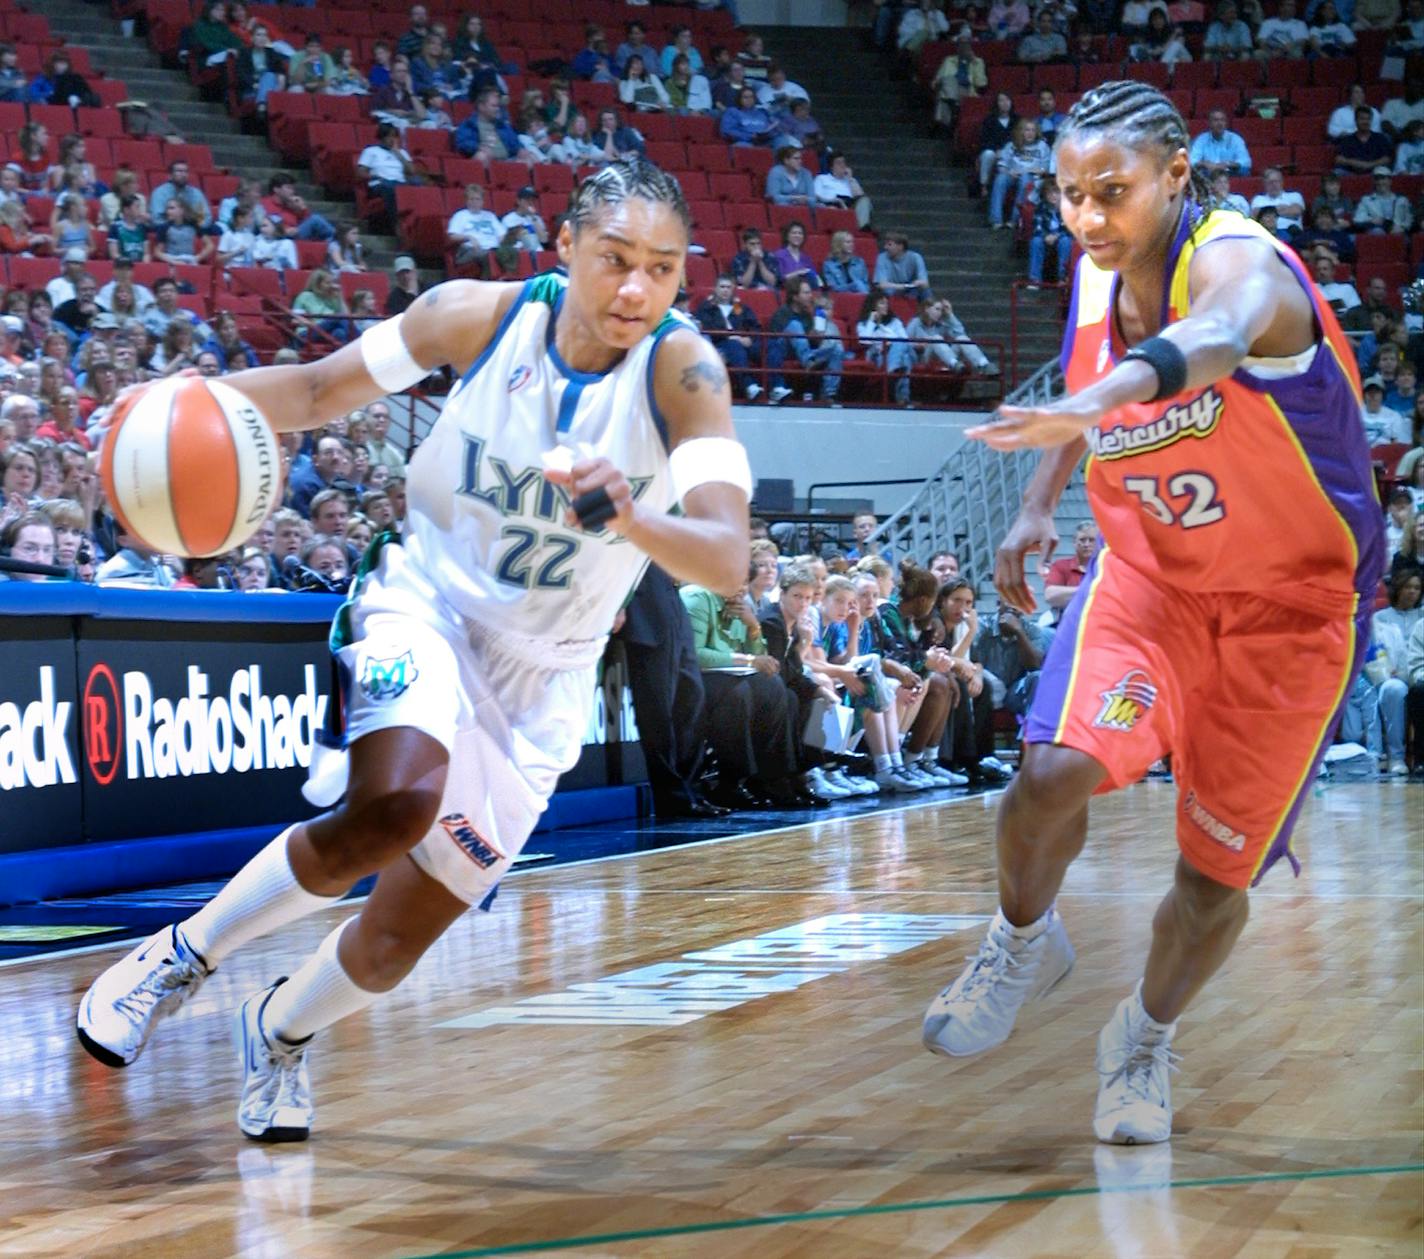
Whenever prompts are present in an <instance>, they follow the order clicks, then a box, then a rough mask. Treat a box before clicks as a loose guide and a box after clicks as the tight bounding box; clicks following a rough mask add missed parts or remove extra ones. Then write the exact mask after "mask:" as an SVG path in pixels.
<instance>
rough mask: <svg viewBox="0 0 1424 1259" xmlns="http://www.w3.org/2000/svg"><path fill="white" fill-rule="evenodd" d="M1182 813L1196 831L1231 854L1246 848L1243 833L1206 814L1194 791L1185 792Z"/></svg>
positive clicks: (1208, 813)
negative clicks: (1190, 821) (1185, 796)
mask: <svg viewBox="0 0 1424 1259" xmlns="http://www.w3.org/2000/svg"><path fill="white" fill-rule="evenodd" d="M1182 812H1183V813H1185V814H1186V815H1187V816H1188V817H1189V818H1191V820H1192V822H1193V824H1194V825H1195V826H1196V827H1197V829H1198V830H1200V831H1202V832H1203V833H1204V834H1205V835H1206V836H1207V837H1208V838H1209V839H1214V840H1216V842H1217V843H1218V844H1220V845H1221V846H1222V847H1223V848H1229V849H1231V851H1232V852H1240V851H1241V850H1242V849H1243V848H1245V847H1246V836H1245V834H1244V832H1242V831H1238V830H1236V829H1235V828H1234V827H1231V826H1228V825H1227V824H1226V823H1225V822H1223V821H1222V820H1221V819H1220V818H1219V817H1216V816H1215V815H1214V814H1212V813H1210V812H1208V811H1207V809H1206V806H1205V805H1203V804H1202V802H1201V801H1200V800H1198V799H1197V793H1196V792H1195V791H1189V792H1187V798H1186V799H1185V800H1183V801H1182Z"/></svg>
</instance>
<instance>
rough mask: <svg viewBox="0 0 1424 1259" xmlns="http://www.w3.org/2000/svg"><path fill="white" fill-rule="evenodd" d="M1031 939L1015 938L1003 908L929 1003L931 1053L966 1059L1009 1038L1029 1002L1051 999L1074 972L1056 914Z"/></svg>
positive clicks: (926, 1032) (926, 1034) (926, 1035)
mask: <svg viewBox="0 0 1424 1259" xmlns="http://www.w3.org/2000/svg"><path fill="white" fill-rule="evenodd" d="M1047 917H1048V924H1047V926H1046V927H1045V928H1044V929H1043V931H1041V932H1040V933H1039V934H1038V935H1037V936H1035V937H1034V938H1033V939H1032V940H1022V939H1020V938H1019V937H1018V936H1016V935H1014V933H1013V928H1012V927H1011V926H1010V924H1009V921H1008V919H1006V918H1005V917H1004V914H1003V911H1002V910H1000V911H999V912H998V913H996V914H995V915H994V921H993V922H991V923H990V924H989V933H988V934H987V935H986V936H985V937H984V943H983V944H981V945H980V946H979V952H978V953H976V954H975V955H974V957H972V958H971V959H970V961H969V965H968V966H966V967H965V968H964V971H963V972H962V973H961V974H960V976H959V978H958V979H956V980H955V981H954V982H953V983H952V984H950V985H949V987H948V988H946V989H945V990H944V991H943V992H941V993H940V994H939V996H937V997H936V998H935V999H934V1000H933V1001H931V1002H930V1005H929V1009H928V1010H926V1011H925V1021H924V1026H923V1029H922V1031H921V1034H920V1039H921V1040H922V1041H923V1042H924V1046H925V1048H926V1049H928V1050H929V1051H930V1052H931V1053H935V1054H943V1055H945V1056H946V1057H949V1058H963V1057H967V1056H969V1055H970V1054H979V1053H983V1052H984V1051H985V1050H986V1049H993V1048H994V1046H995V1045H1001V1044H1003V1043H1004V1041H1006V1040H1008V1038H1009V1033H1010V1032H1012V1031H1013V1030H1014V1020H1015V1019H1016V1018H1018V1014H1019V1008H1020V1007H1021V1006H1022V1005H1023V1003H1024V1002H1025V1001H1032V1000H1034V999H1036V998H1038V997H1043V996H1047V995H1048V993H1050V992H1051V991H1052V990H1053V989H1054V988H1055V987H1057V986H1058V985H1059V984H1060V983H1062V982H1063V981H1064V980H1065V979H1066V978H1067V977H1068V973H1069V971H1071V970H1072V969H1073V961H1074V957H1075V955H1074V953H1073V946H1072V945H1071V944H1070V943H1069V942H1068V932H1067V931H1066V930H1064V927H1063V919H1062V918H1060V917H1059V916H1058V910H1057V909H1054V908H1052V907H1050V908H1049V910H1048V915H1047Z"/></svg>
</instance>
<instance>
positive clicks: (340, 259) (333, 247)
mask: <svg viewBox="0 0 1424 1259" xmlns="http://www.w3.org/2000/svg"><path fill="white" fill-rule="evenodd" d="M326 265H327V266H328V267H330V268H331V269H332V270H333V271H336V272H338V273H342V272H344V273H347V274H351V275H359V274H361V273H363V272H364V271H365V270H366V246H365V245H364V244H363V243H362V241H361V225H360V224H359V223H343V224H342V225H341V230H340V231H339V232H338V233H337V234H336V236H335V238H334V239H332V240H329V241H327V243H326Z"/></svg>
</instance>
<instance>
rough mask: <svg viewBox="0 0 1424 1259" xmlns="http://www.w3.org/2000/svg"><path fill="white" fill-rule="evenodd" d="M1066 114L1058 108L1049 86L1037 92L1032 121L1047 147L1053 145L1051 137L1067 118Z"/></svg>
mask: <svg viewBox="0 0 1424 1259" xmlns="http://www.w3.org/2000/svg"><path fill="white" fill-rule="evenodd" d="M1067 118H1068V115H1067V114H1065V113H1063V112H1062V110H1060V109H1059V108H1058V97H1057V96H1056V95H1055V94H1054V92H1053V90H1052V89H1051V88H1047V87H1046V88H1044V89H1043V90H1042V91H1040V92H1039V94H1038V113H1037V114H1035V115H1034V119H1033V121H1034V123H1035V125H1036V126H1037V127H1038V137H1039V139H1040V140H1042V141H1043V142H1044V143H1045V144H1046V145H1048V146H1049V148H1052V147H1053V139H1054V137H1055V136H1056V135H1057V134H1058V128H1059V127H1060V126H1062V125H1063V123H1064V122H1065V121H1066V120H1067Z"/></svg>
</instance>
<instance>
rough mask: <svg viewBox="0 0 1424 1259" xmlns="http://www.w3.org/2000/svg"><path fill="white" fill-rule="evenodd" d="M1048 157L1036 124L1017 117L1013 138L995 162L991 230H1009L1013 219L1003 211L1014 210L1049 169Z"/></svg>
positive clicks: (1049, 154)
mask: <svg viewBox="0 0 1424 1259" xmlns="http://www.w3.org/2000/svg"><path fill="white" fill-rule="evenodd" d="M1051 160H1052V154H1051V153H1050V152H1049V149H1048V145H1047V144H1045V143H1044V142H1043V140H1041V139H1040V138H1039V135H1038V124H1037V123H1036V122H1034V120H1033V119H1032V118H1020V119H1019V120H1018V122H1016V123H1015V124H1014V138H1013V140H1012V141H1011V142H1010V143H1008V144H1006V145H1004V147H1003V148H1002V149H1000V150H999V157H998V161H997V162H996V163H995V166H994V182H993V184H992V185H991V186H990V189H989V226H990V227H991V228H992V229H993V230H994V231H996V232H997V231H998V230H999V229H1000V228H1008V229H1010V230H1012V228H1013V223H1012V222H1011V221H1009V220H1008V219H1006V217H1005V215H1006V213H1007V214H1008V215H1009V216H1013V215H1016V214H1017V212H1018V204H1019V202H1020V201H1021V200H1022V199H1023V198H1024V197H1026V196H1027V195H1028V193H1029V192H1030V191H1031V190H1032V189H1033V187H1034V185H1035V184H1036V182H1037V181H1038V179H1039V178H1040V176H1043V175H1046V174H1047V173H1048V167H1049V164H1050V162H1051ZM1006 202H1007V204H1006Z"/></svg>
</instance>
